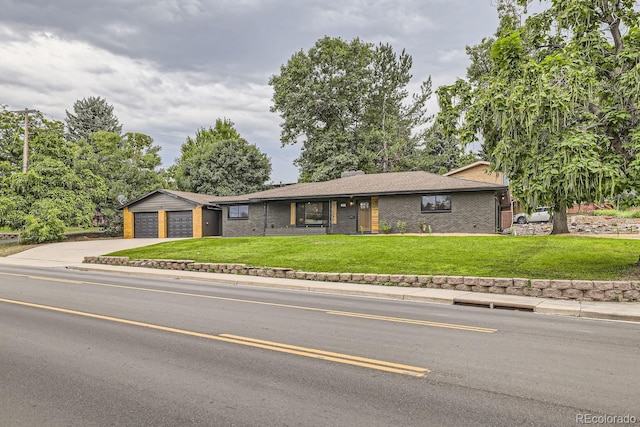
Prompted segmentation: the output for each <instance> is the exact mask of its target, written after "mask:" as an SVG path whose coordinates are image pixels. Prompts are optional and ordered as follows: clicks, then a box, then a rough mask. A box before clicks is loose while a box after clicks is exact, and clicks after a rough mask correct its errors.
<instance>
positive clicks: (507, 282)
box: [493, 277, 513, 288]
mask: <svg viewBox="0 0 640 427" xmlns="http://www.w3.org/2000/svg"><path fill="white" fill-rule="evenodd" d="M493 285H494V286H501V287H503V288H510V287H512V286H513V279H507V278H504V277H496V278H495V279H494V281H493Z"/></svg>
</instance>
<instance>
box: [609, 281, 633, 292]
mask: <svg viewBox="0 0 640 427" xmlns="http://www.w3.org/2000/svg"><path fill="white" fill-rule="evenodd" d="M632 288H633V285H632V284H631V282H613V289H616V290H619V291H630V290H631V289H632Z"/></svg>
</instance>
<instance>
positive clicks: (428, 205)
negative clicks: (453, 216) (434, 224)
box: [420, 194, 451, 212]
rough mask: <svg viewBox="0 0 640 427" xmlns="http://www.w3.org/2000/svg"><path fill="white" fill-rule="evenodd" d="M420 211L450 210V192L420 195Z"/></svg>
mask: <svg viewBox="0 0 640 427" xmlns="http://www.w3.org/2000/svg"><path fill="white" fill-rule="evenodd" d="M420 210H421V211H422V212H451V194H431V195H428V196H422V205H421V207H420Z"/></svg>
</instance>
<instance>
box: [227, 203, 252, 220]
mask: <svg viewBox="0 0 640 427" xmlns="http://www.w3.org/2000/svg"><path fill="white" fill-rule="evenodd" d="M229 219H249V205H231V206H229Z"/></svg>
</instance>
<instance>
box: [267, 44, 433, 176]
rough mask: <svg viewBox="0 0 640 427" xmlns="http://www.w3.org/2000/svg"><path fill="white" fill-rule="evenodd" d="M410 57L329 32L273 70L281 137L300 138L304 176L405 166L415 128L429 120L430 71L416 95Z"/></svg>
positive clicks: (287, 139)
mask: <svg viewBox="0 0 640 427" xmlns="http://www.w3.org/2000/svg"><path fill="white" fill-rule="evenodd" d="M411 66H412V59H411V56H409V55H408V54H407V53H406V52H405V51H402V52H401V53H400V55H397V54H395V53H394V51H393V49H392V48H391V46H390V45H388V44H387V45H382V44H380V45H378V46H374V45H372V44H370V43H364V42H362V41H360V39H358V38H356V39H354V40H352V41H351V42H345V41H343V40H341V39H340V38H330V37H324V38H322V39H320V40H318V41H317V42H316V43H315V45H314V46H313V47H312V48H311V49H309V51H308V52H307V53H305V52H303V51H300V52H297V53H296V54H294V55H293V56H292V57H291V58H290V59H289V61H288V62H287V64H286V65H283V66H282V67H281V68H280V74H278V75H273V76H271V78H270V80H269V84H270V85H271V86H272V87H273V91H274V95H273V106H272V108H271V111H273V112H278V113H280V116H281V117H282V119H283V122H282V123H281V128H282V131H281V142H282V144H283V146H284V145H287V144H296V143H298V142H302V144H303V148H302V152H301V155H300V157H299V158H298V159H297V160H296V161H295V163H296V165H298V166H299V167H300V174H301V180H302V181H323V180H328V179H333V178H337V177H339V176H340V173H341V172H343V171H345V170H349V169H361V170H364V171H366V172H387V171H390V170H403V169H406V168H407V166H406V165H405V164H403V162H404V161H405V160H406V158H407V156H406V154H407V153H413V151H414V150H415V147H416V144H417V139H416V138H414V137H412V135H413V133H414V130H415V129H416V128H417V127H419V126H421V125H423V124H424V123H425V122H426V120H427V117H426V108H425V104H426V101H427V100H428V98H429V96H430V95H431V81H430V79H429V80H427V81H425V82H423V83H422V85H421V88H420V92H419V93H417V94H415V95H414V96H413V97H412V98H410V99H407V98H408V97H409V93H408V91H407V89H406V87H407V85H408V83H409V81H410V80H411V74H410V69H411Z"/></svg>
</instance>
